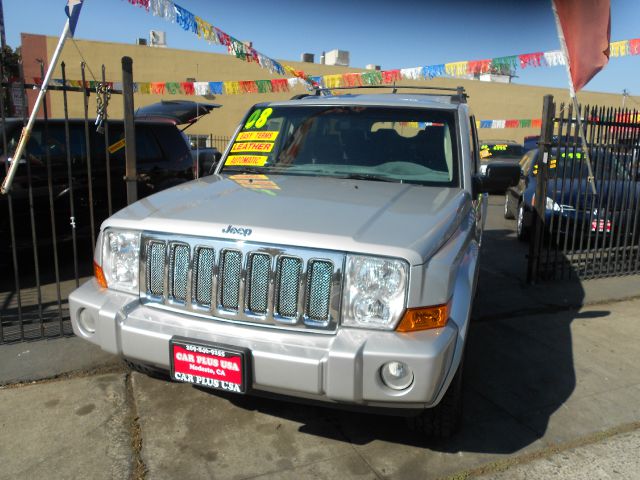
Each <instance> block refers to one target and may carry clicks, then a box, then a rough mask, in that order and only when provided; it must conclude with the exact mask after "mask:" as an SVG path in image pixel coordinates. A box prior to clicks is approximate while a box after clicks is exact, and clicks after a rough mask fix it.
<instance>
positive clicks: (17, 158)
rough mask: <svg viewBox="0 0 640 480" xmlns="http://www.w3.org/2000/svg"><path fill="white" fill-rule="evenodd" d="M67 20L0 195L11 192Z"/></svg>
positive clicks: (65, 31)
mask: <svg viewBox="0 0 640 480" xmlns="http://www.w3.org/2000/svg"><path fill="white" fill-rule="evenodd" d="M69 29H70V27H69V20H67V23H65V25H64V29H63V30H62V34H61V35H60V39H59V40H58V46H57V47H56V50H55V52H53V56H52V57H51V62H50V63H49V69H48V70H47V74H46V75H45V77H44V79H43V80H42V85H41V86H40V92H39V93H38V98H37V99H36V103H35V104H34V105H33V111H32V112H31V116H30V117H29V121H28V122H27V125H26V126H25V127H23V128H22V133H21V134H20V140H19V141H18V146H17V147H16V151H15V153H14V154H13V160H11V165H10V166H9V171H8V172H7V176H6V177H5V179H4V182H3V183H2V189H1V191H2V193H3V194H7V193H8V192H9V190H11V183H12V182H13V177H14V176H15V174H16V170H17V169H18V164H19V163H20V158H21V157H22V153H23V151H24V147H25V145H26V144H27V141H28V140H29V136H30V135H31V130H32V129H33V124H34V122H35V120H36V115H37V114H38V111H39V110H40V106H41V105H42V101H43V100H44V97H45V94H46V93H47V87H48V86H49V81H50V80H51V75H53V70H54V68H55V67H56V65H57V63H58V58H59V57H60V53H62V48H63V47H64V43H65V42H66V41H67V37H68V36H69Z"/></svg>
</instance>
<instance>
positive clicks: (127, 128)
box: [122, 57, 138, 205]
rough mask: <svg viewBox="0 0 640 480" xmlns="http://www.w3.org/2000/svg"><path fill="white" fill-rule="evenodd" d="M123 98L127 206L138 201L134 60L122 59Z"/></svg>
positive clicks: (129, 58)
mask: <svg viewBox="0 0 640 480" xmlns="http://www.w3.org/2000/svg"><path fill="white" fill-rule="evenodd" d="M122 97H123V101H124V141H125V152H124V153H125V158H126V165H125V178H124V179H125V182H126V184H127V204H128V205H131V204H132V203H133V202H135V201H136V200H138V183H137V172H136V132H135V122H134V121H133V115H134V107H133V60H132V59H131V57H122Z"/></svg>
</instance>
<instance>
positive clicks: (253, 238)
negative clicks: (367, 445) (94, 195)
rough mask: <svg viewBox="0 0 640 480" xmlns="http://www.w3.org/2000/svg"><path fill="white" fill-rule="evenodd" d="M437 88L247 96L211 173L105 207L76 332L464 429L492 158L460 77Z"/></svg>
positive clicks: (251, 387)
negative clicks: (465, 380) (486, 159)
mask: <svg viewBox="0 0 640 480" xmlns="http://www.w3.org/2000/svg"><path fill="white" fill-rule="evenodd" d="M396 88H401V87H396ZM438 90H441V91H438V92H430V93H429V94H424V93H420V94H401V93H396V89H394V93H391V94H379V95H352V94H346V95H333V94H330V92H327V91H322V90H318V91H317V92H316V94H315V95H303V96H297V97H294V99H292V100H290V101H285V102H278V103H269V104H266V103H265V104H259V105H256V106H255V107H253V108H252V109H251V110H250V111H249V112H248V114H247V116H246V117H245V118H244V120H243V121H242V123H241V124H240V125H239V127H238V129H237V130H236V133H235V135H234V139H233V142H231V144H230V145H229V146H228V148H227V150H226V151H225V153H224V155H223V157H222V159H221V161H220V163H219V165H218V167H217V169H216V172H215V174H214V175H211V176H208V177H205V178H202V179H199V180H194V181H192V182H189V183H185V184H182V185H178V186H176V187H174V188H172V189H169V190H166V191H163V192H160V193H158V194H155V195H152V196H150V197H147V198H145V199H143V200H140V201H138V202H137V203H134V204H133V205H130V206H129V207H127V208H125V209H123V210H121V211H119V212H118V213H116V214H115V215H113V216H112V217H110V218H109V219H107V220H106V221H105V222H104V223H103V224H102V227H101V233H100V236H99V239H98V242H97V245H96V250H95V257H94V269H95V278H94V279H92V280H91V281H89V282H87V283H86V284H84V285H83V286H82V287H80V288H79V289H77V290H76V291H74V292H73V293H72V294H71V296H70V299H69V303H70V308H71V317H72V321H73V329H74V332H75V333H76V335H78V336H80V337H82V338H84V339H86V340H88V341H90V342H93V343H95V344H97V345H99V346H100V347H102V348H103V349H104V350H106V351H109V352H113V353H115V354H118V355H121V356H123V357H124V358H126V359H127V360H128V361H129V362H130V363H131V364H133V365H134V366H136V367H137V368H140V369H143V370H147V371H149V370H150V369H161V370H166V371H169V372H170V375H171V377H172V378H173V379H174V380H177V381H182V382H189V383H192V384H195V385H200V386H204V387H210V388H212V389H221V390H226V391H230V392H236V393H240V394H242V393H261V392H262V393H269V394H280V395H283V396H288V397H298V398H303V399H309V400H321V401H324V402H327V403H332V404H336V405H337V404H347V405H352V406H359V407H379V408H382V409H385V411H386V412H389V413H392V412H393V413H398V411H401V412H404V413H405V414H412V415H407V416H410V417H411V418H412V419H413V423H414V424H415V425H416V426H418V427H419V428H421V429H423V430H424V431H425V433H427V434H430V435H435V436H448V435H450V434H451V433H453V431H455V429H456V428H457V426H458V424H459V419H460V413H461V408H460V407H461V382H462V364H463V362H462V360H463V356H464V348H465V341H466V338H467V331H468V327H469V315H470V311H471V306H472V300H473V297H474V291H475V287H476V279H477V276H478V253H479V247H480V241H481V236H482V227H483V223H484V216H485V210H486V196H485V195H483V194H482V192H483V191H486V190H488V189H490V188H491V182H492V174H491V169H489V170H488V172H487V176H484V177H481V176H480V175H479V173H478V168H479V158H478V142H477V137H476V125H475V120H474V119H473V117H472V115H471V113H470V111H469V108H468V105H467V103H466V95H465V94H464V91H463V90H462V89H460V88H459V89H449V90H452V91H446V90H447V89H438ZM515 175H516V177H518V176H519V171H518V172H516V174H515ZM413 414H415V415H413Z"/></svg>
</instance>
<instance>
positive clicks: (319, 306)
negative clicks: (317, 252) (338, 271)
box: [305, 260, 333, 322]
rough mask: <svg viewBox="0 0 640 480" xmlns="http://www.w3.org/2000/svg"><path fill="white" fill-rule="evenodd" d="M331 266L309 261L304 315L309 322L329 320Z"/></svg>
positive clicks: (324, 262)
mask: <svg viewBox="0 0 640 480" xmlns="http://www.w3.org/2000/svg"><path fill="white" fill-rule="evenodd" d="M332 275H333V264H332V263H331V262H327V261H324V260H311V261H310V262H309V267H308V271H307V286H306V298H307V303H306V305H305V313H306V315H307V317H309V318H310V319H311V320H316V321H321V322H323V321H326V320H328V318H329V300H330V295H331V277H332Z"/></svg>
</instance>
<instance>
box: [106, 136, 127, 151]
mask: <svg viewBox="0 0 640 480" xmlns="http://www.w3.org/2000/svg"><path fill="white" fill-rule="evenodd" d="M124 144H125V141H124V138H123V139H122V140H118V141H117V142H116V143H114V144H113V145H109V153H116V152H117V151H118V150H120V149H121V148H122V147H124Z"/></svg>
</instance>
